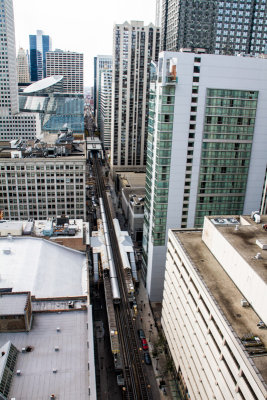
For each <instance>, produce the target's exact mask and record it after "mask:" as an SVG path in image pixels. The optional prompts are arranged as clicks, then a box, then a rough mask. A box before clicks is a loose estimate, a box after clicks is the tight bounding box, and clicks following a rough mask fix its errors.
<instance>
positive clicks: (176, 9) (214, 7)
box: [161, 0, 267, 54]
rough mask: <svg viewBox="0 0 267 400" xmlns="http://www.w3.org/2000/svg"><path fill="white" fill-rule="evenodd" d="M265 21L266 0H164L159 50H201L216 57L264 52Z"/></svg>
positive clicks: (266, 11) (266, 42)
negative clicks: (199, 48)
mask: <svg viewBox="0 0 267 400" xmlns="http://www.w3.org/2000/svg"><path fill="white" fill-rule="evenodd" d="M266 22H267V4H266V0H257V1H251V0H244V1H239V0H232V1H225V0H224V1H219V0H205V1H202V0H188V1H177V0H163V2H162V19H161V30H162V36H161V50H167V51H179V50H180V49H181V48H188V47H189V48H197V47H201V48H205V49H206V51H207V52H208V53H215V54H237V53H246V54H259V53H264V52H265V50H266V44H267V34H266V32H267V28H266Z"/></svg>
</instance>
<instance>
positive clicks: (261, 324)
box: [257, 321, 267, 329]
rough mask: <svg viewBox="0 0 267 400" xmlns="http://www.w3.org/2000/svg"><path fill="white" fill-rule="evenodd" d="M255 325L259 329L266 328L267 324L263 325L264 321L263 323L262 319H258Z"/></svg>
mask: <svg viewBox="0 0 267 400" xmlns="http://www.w3.org/2000/svg"><path fill="white" fill-rule="evenodd" d="M257 327H258V328H259V329H266V328H267V326H266V325H265V323H264V322H263V321H259V322H258V323H257Z"/></svg>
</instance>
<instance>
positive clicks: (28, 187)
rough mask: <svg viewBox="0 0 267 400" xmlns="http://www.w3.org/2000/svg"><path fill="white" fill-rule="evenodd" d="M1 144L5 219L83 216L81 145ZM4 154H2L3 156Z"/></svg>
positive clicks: (83, 160) (1, 203) (0, 174)
mask: <svg viewBox="0 0 267 400" xmlns="http://www.w3.org/2000/svg"><path fill="white" fill-rule="evenodd" d="M15 142H16V141H13V144H12V148H11V149H10V145H9V144H8V147H7V148H6V149H5V147H4V143H3V142H2V143H1V154H2V155H3V158H1V170H0V192H1V196H0V209H1V210H2V211H3V214H4V218H5V219H11V220H16V219H28V218H34V219H46V218H47V217H54V216H55V215H63V214H64V215H68V216H69V217H70V218H81V219H85V217H86V204H85V195H86V193H85V167H86V157H85V153H86V152H85V144H84V142H81V141H79V142H76V143H75V142H74V144H73V143H71V142H70V141H68V142H67V141H64V140H61V141H59V142H57V143H53V144H50V145H49V144H45V143H37V144H35V146H32V145H29V146H27V147H24V148H23V147H22V148H21V146H20V145H19V144H18V145H16V143H15ZM4 155H5V156H4Z"/></svg>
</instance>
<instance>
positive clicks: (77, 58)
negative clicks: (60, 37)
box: [46, 49, 83, 93]
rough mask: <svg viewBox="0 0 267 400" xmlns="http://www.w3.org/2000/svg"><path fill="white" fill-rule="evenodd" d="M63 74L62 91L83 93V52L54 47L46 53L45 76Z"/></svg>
mask: <svg viewBox="0 0 267 400" xmlns="http://www.w3.org/2000/svg"><path fill="white" fill-rule="evenodd" d="M53 75H63V77H64V78H63V92H65V93H83V54H82V53H75V52H73V51H62V50H58V49H56V50H55V51H49V52H47V53H46V76H47V77H49V76H53Z"/></svg>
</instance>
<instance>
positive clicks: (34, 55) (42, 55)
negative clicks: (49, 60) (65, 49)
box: [29, 30, 52, 82]
mask: <svg viewBox="0 0 267 400" xmlns="http://www.w3.org/2000/svg"><path fill="white" fill-rule="evenodd" d="M29 38H30V75H31V81H32V82H35V81H39V80H40V79H43V78H46V53H47V52H48V51H51V50H52V41H51V38H50V36H48V35H44V33H43V31H40V30H38V31H37V32H36V35H30V36H29Z"/></svg>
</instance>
